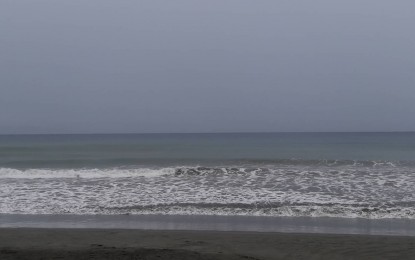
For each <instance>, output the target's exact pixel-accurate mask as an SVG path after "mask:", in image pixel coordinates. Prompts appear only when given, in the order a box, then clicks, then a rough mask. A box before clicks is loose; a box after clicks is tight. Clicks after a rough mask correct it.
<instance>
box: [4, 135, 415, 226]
mask: <svg viewBox="0 0 415 260" xmlns="http://www.w3.org/2000/svg"><path fill="white" fill-rule="evenodd" d="M0 214H13V215H16V214H17V215H18V214H26V215H36V214H42V215H44V214H54V215H91V214H92V215H125V214H128V215H147V214H157V215H227V216H229V215H230V216H267V217H273V216H278V217H280V216H290V217H338V218H365V219H394V218H395V219H396V218H399V219H415V133H267V134H264V133H262V134H261V133H258V134H136V135H135V134H131V135H2V136H0Z"/></svg>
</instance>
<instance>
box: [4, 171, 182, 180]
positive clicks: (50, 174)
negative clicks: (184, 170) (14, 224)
mask: <svg viewBox="0 0 415 260" xmlns="http://www.w3.org/2000/svg"><path fill="white" fill-rule="evenodd" d="M174 172H175V168H161V169H151V168H137V169H116V168H114V169H27V170H18V169H12V168H0V179H68V178H72V179H79V178H82V179H94V178H128V177H139V176H143V177H156V176H161V175H165V174H172V173H174Z"/></svg>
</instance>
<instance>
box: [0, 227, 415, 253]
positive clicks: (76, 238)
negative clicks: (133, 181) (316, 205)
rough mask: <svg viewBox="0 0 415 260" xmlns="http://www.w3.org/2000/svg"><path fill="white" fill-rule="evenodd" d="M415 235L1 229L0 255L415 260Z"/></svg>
mask: <svg viewBox="0 0 415 260" xmlns="http://www.w3.org/2000/svg"><path fill="white" fill-rule="evenodd" d="M414 258H415V237H402V236H368V235H335V234H293V233H272V232H266V233H264V232H223V231H173V230H169V231H163V230H121V229H31V228H3V229H0V259H414Z"/></svg>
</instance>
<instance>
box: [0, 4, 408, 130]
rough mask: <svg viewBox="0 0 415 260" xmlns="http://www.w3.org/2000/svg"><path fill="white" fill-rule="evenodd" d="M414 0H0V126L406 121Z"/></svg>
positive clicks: (305, 126) (340, 126) (354, 125)
mask: <svg viewBox="0 0 415 260" xmlns="http://www.w3.org/2000/svg"><path fill="white" fill-rule="evenodd" d="M414 12H415V1H413V0H397V1H391V0H372V1H367V0H347V1H346V0H341V1H338V0H326V1H322V0H313V1H310V0H302V1H300V0H287V1H278V0H270V1H261V0H259V1H253V0H248V1H246V0H205V1H198V0H174V1H170V0H163V1H159V0H138V1H136V0H121V1H114V0H112V1H108V0H88V1H85V0H50V1H44V0H36V1H33V0H19V1H15V0H1V1H0V133H96V132H98V133H111V132H239V131H242V132H247V131H402V130H404V131H405V130H406V131H410V130H412V131H413V130H415V31H414V25H415V15H414Z"/></svg>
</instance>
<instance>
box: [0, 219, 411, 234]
mask: <svg viewBox="0 0 415 260" xmlns="http://www.w3.org/2000/svg"><path fill="white" fill-rule="evenodd" d="M0 228H69V229H70V228H80V229H132V230H134V229H138V230H190V231H191V230H194V231H197V230H200V231H242V232H277V233H321V234H360V235H389V236H413V237H415V220H414V219H363V218H359V219H357V218H355V219H353V218H328V217H266V216H207V215H24V214H0Z"/></svg>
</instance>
